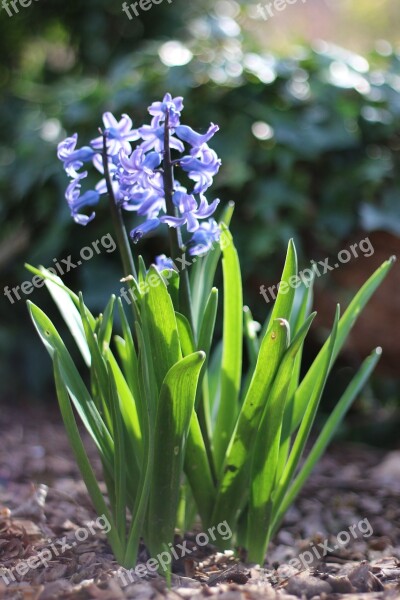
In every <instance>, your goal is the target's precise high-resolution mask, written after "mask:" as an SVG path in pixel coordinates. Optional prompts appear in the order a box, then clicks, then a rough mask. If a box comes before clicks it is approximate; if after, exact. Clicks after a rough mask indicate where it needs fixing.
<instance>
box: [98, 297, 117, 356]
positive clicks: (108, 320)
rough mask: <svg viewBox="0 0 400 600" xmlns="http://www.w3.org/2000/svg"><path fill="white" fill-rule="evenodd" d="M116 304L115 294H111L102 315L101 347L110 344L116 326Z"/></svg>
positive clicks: (99, 336)
mask: <svg viewBox="0 0 400 600" xmlns="http://www.w3.org/2000/svg"><path fill="white" fill-rule="evenodd" d="M114 304H115V296H114V294H113V295H112V296H111V298H110V300H109V302H108V304H107V306H106V309H105V311H104V314H103V315H102V316H101V323H100V328H99V332H98V339H99V346H100V348H101V349H104V347H108V346H109V345H110V339H111V335H112V330H113V326H114Z"/></svg>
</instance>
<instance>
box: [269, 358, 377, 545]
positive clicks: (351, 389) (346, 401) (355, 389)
mask: <svg viewBox="0 0 400 600" xmlns="http://www.w3.org/2000/svg"><path fill="white" fill-rule="evenodd" d="M381 354H382V350H381V348H376V350H374V351H373V352H372V354H371V355H370V356H369V357H368V358H367V359H366V360H365V361H364V362H363V364H362V365H361V368H360V370H359V371H358V373H357V374H356V375H355V377H354V378H353V379H352V381H351V382H350V384H349V385H348V387H347V389H346V391H345V392H344V394H343V395H342V397H341V398H340V400H339V402H338V403H337V405H336V406H335V408H334V410H333V411H332V413H331V415H330V417H329V418H328V420H327V422H326V423H325V426H324V427H323V429H322V431H321V433H320V435H319V436H318V439H317V441H316V442H315V444H314V446H313V447H312V450H311V452H310V453H309V455H308V456H307V459H306V460H305V462H304V465H303V466H302V468H301V470H300V472H299V474H298V475H297V477H296V478H295V480H294V481H293V483H292V485H291V486H290V488H289V490H288V492H287V494H286V495H285V497H284V499H283V501H282V503H281V505H280V507H279V510H278V511H277V514H276V517H275V521H274V523H273V528H272V534H274V533H275V532H276V531H277V529H278V527H279V525H280V523H281V521H282V519H283V517H284V515H285V513H286V511H287V510H288V508H289V507H290V505H291V504H292V503H293V502H294V500H295V499H296V497H297V495H298V494H299V492H300V491H301V489H302V487H303V485H304V483H305V482H306V481H307V479H308V477H309V476H310V474H311V472H312V470H313V468H314V466H315V465H316V463H317V462H318V461H319V459H320V458H321V456H322V454H323V453H324V452H325V450H326V448H327V446H328V444H329V443H330V441H331V439H332V437H333V435H334V433H335V431H336V430H337V428H338V426H339V424H340V423H341V421H342V420H343V417H344V416H345V414H346V413H347V411H348V410H349V408H350V406H351V405H352V403H353V402H354V399H355V398H356V397H357V395H358V394H359V392H360V391H361V389H362V388H363V387H364V385H365V383H366V381H367V380H368V379H369V377H370V375H371V373H372V372H373V370H374V369H375V366H376V364H377V362H378V360H379V358H380V356H381Z"/></svg>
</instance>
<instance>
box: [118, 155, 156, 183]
mask: <svg viewBox="0 0 400 600" xmlns="http://www.w3.org/2000/svg"><path fill="white" fill-rule="evenodd" d="M161 160H162V155H161V154H160V153H159V152H149V153H148V154H147V155H146V154H145V152H144V150H143V148H140V147H139V148H136V150H134V151H133V152H132V154H131V155H130V156H127V155H126V154H125V152H123V151H121V152H120V153H119V165H120V171H119V175H118V177H119V180H120V181H121V183H123V184H124V185H131V186H133V185H134V184H136V185H138V186H140V187H142V188H144V189H146V188H156V189H158V190H160V189H161V190H162V177H161V174H160V173H155V172H154V170H155V169H157V168H158V167H159V166H160V164H161ZM160 186H161V187H160Z"/></svg>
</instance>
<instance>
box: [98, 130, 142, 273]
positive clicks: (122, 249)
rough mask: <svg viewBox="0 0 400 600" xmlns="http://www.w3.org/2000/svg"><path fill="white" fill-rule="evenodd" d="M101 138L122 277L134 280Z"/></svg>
mask: <svg viewBox="0 0 400 600" xmlns="http://www.w3.org/2000/svg"><path fill="white" fill-rule="evenodd" d="M102 136H103V149H102V160H103V168H104V178H105V181H106V186H107V192H108V198H109V203H110V211H111V218H112V221H113V225H114V231H115V235H116V237H117V245H118V250H119V253H120V256H121V261H122V267H123V270H124V277H129V275H133V277H134V278H135V279H137V274H136V268H135V263H134V261H133V256H132V252H131V248H130V244H129V239H128V236H127V233H126V229H125V225H124V221H123V218H122V212H121V208H120V207H119V206H118V204H117V202H116V199H115V194H114V190H113V187H112V182H111V177H110V169H109V166H108V154H107V136H106V134H105V133H102Z"/></svg>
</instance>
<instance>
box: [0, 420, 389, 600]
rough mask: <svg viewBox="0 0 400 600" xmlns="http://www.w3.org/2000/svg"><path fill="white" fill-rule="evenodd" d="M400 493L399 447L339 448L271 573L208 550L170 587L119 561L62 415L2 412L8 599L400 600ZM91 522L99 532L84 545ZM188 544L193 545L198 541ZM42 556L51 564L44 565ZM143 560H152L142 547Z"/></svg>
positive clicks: (0, 579) (0, 547) (1, 517)
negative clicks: (212, 598) (78, 465)
mask: <svg viewBox="0 0 400 600" xmlns="http://www.w3.org/2000/svg"><path fill="white" fill-rule="evenodd" d="M92 457H93V462H94V464H95V467H96V468H98V467H99V464H98V460H97V459H96V457H95V453H93V456H92ZM399 497H400V451H393V452H391V453H384V452H382V451H379V450H375V449H371V448H368V447H363V446H355V445H349V444H347V445H343V444H337V445H333V446H332V447H331V449H330V450H329V453H328V454H327V455H326V456H325V457H324V459H323V460H322V461H321V463H320V464H319V465H318V467H317V469H316V470H315V473H314V474H313V475H312V477H311V479H310V481H309V483H308V484H307V486H306V488H305V489H304V491H303V493H302V494H301V496H300V498H299V499H298V501H297V502H296V504H295V506H294V507H292V508H291V509H290V510H289V512H288V514H287V516H286V519H285V522H284V524H283V526H282V529H281V531H280V532H279V534H278V535H277V537H276V539H275V540H274V541H273V543H272V544H271V547H270V549H269V552H268V557H267V563H266V564H265V565H264V567H263V568H260V567H259V566H254V565H248V564H245V563H244V562H240V561H239V560H238V559H237V557H236V555H234V554H233V553H232V552H226V553H225V554H222V553H218V552H216V550H215V548H213V547H212V546H206V547H204V548H202V549H201V552H200V550H197V551H194V552H192V553H191V554H190V557H186V558H185V559H181V560H180V561H178V562H175V564H174V574H173V575H172V581H171V589H168V587H167V584H166V582H165V580H164V579H162V578H161V577H159V576H157V575H148V576H147V577H146V578H142V579H141V578H140V577H138V576H135V577H133V576H132V575H130V576H128V574H127V573H126V572H124V571H123V570H121V569H120V568H119V567H118V565H117V564H116V562H115V561H114V559H113V556H112V553H111V551H110V548H109V546H108V544H107V541H106V537H105V534H104V532H103V531H102V528H100V526H96V515H95V514H94V512H93V509H92V507H91V503H90V501H89V499H88V496H87V494H86V491H85V487H84V485H83V483H82V481H81V479H80V477H79V473H78V471H77V468H76V465H75V462H74V460H73V458H72V454H71V451H70V448H69V446H68V442H67V440H66V436H65V433H64V430H63V426H62V424H61V423H60V420H59V418H58V414H57V412H56V411H52V410H49V409H47V408H46V409H42V410H40V409H38V410H33V409H30V410H27V409H26V408H25V409H24V411H17V410H15V409H13V410H10V409H7V410H4V409H3V411H2V414H1V415H0V599H3V598H4V599H7V600H8V599H10V600H11V599H12V600H14V599H15V600H17V599H24V600H28V599H29V600H51V599H60V600H87V599H98V600H120V599H124V598H128V599H130V598H134V599H143V600H145V599H149V600H150V599H152V600H153V599H154V600H158V599H160V600H161V599H162V598H168V599H171V600H172V599H177V600H178V599H182V598H196V599H197V600H203V599H204V600H205V599H206V598H209V597H210V596H218V598H219V600H242V599H243V600H245V599H246V600H253V599H260V600H261V599H266V600H269V599H271V600H272V599H277V600H278V599H279V600H290V599H292V600H295V599H296V598H307V599H308V598H315V599H321V600H334V599H335V600H336V599H341V598H342V599H345V600H356V599H360V600H361V599H363V600H367V599H368V600H375V599H376V600H378V599H389V598H390V599H392V598H393V599H394V598H400V503H399ZM88 523H91V524H92V533H90V534H86V539H83V540H82V541H78V539H77V538H78V537H79V538H81V537H82V531H83V529H82V528H85V529H86V531H87V527H88V526H87V524H88ZM352 526H353V530H352V529H351V527H352ZM349 532H351V535H350V533H349ZM83 537H85V536H83ZM339 538H340V540H341V541H342V543H338V541H339ZM347 538H350V539H349V540H348V543H347V542H345V543H343V540H347ZM186 543H187V544H188V545H189V546H190V544H192V546H193V535H188V536H187V537H186ZM38 556H41V557H46V560H43V561H42V562H41V561H38V560H36V562H35V557H36V558H37V557H38ZM306 557H307V558H306ZM139 558H140V560H142V561H143V562H144V561H146V559H147V558H148V557H147V554H146V549H145V548H144V547H143V548H141V550H140V556H139ZM242 558H243V559H244V558H245V557H244V556H242ZM296 558H298V559H301V560H300V562H299V563H293V562H291V563H290V561H293V559H296ZM29 559H31V561H33V562H31V563H30V564H34V565H35V566H34V567H32V568H29V567H27V566H26V565H27V561H29Z"/></svg>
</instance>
